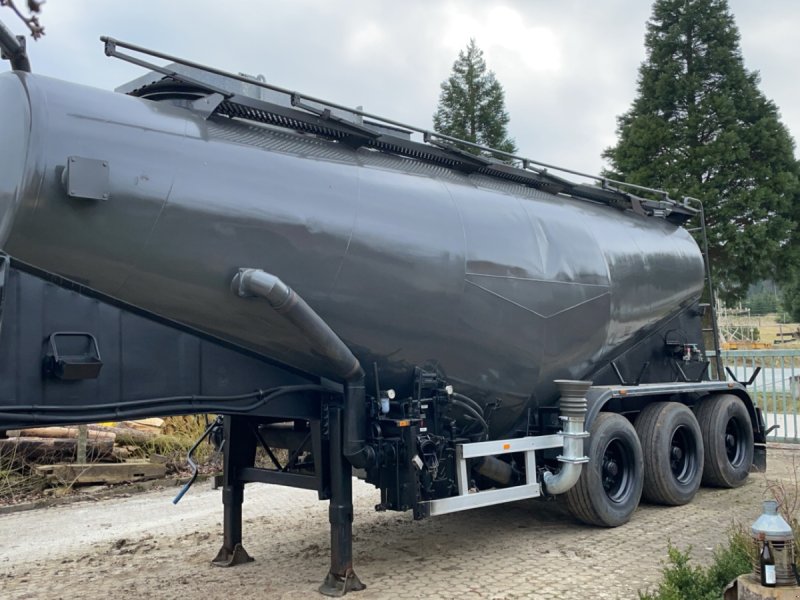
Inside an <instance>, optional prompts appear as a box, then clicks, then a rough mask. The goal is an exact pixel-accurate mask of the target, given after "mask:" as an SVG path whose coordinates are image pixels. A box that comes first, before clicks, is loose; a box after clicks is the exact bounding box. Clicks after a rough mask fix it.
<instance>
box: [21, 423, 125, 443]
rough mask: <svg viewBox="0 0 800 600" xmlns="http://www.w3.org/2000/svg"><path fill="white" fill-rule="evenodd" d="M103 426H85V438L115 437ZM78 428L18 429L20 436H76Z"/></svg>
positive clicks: (114, 434) (107, 438) (104, 438)
mask: <svg viewBox="0 0 800 600" xmlns="http://www.w3.org/2000/svg"><path fill="white" fill-rule="evenodd" d="M104 429H106V428H104V427H101V426H99V425H98V426H97V428H87V432H86V434H87V439H89V440H111V441H114V438H116V437H117V434H116V433H114V432H113V431H104ZM78 434H79V429H78V427H77V426H75V427H32V428H30V429H23V430H22V431H20V437H36V438H77V437H78Z"/></svg>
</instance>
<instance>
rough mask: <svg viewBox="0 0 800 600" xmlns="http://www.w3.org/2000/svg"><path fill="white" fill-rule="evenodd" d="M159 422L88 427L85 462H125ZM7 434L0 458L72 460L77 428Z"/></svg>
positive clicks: (155, 432)
mask: <svg viewBox="0 0 800 600" xmlns="http://www.w3.org/2000/svg"><path fill="white" fill-rule="evenodd" d="M162 423H163V421H162V420H161V419H147V420H146V422H144V423H143V422H139V421H123V422H121V423H117V424H114V425H88V426H87V439H86V454H87V459H88V460H91V461H104V462H121V461H124V460H126V459H128V458H129V457H130V456H131V454H132V453H133V452H135V450H136V449H137V448H139V447H141V445H142V444H143V443H144V442H146V441H148V440H150V439H152V438H154V437H156V436H157V435H158V432H159V430H160V425H161V424H162ZM6 433H7V435H6V437H4V438H2V439H0V456H4V457H7V458H12V459H24V460H27V461H30V462H37V463H42V462H43V461H49V462H56V461H72V460H75V457H76V452H77V448H78V436H79V429H78V427H77V426H65V427H35V428H30V429H22V430H17V431H8V432H6Z"/></svg>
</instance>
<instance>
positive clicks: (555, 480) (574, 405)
mask: <svg viewBox="0 0 800 600" xmlns="http://www.w3.org/2000/svg"><path fill="white" fill-rule="evenodd" d="M555 384H556V385H557V386H558V391H559V393H560V394H561V399H560V400H559V407H560V409H561V417H560V418H561V421H562V423H563V431H562V432H561V435H563V436H564V449H563V453H562V454H561V455H560V456H559V457H558V462H560V463H561V469H560V470H559V471H558V473H551V472H549V471H548V472H546V473H545V474H544V478H543V480H544V488H545V491H546V492H547V493H548V494H551V495H553V496H555V495H557V494H563V493H564V492H566V491H567V490H568V489H570V488H571V487H572V486H574V485H575V484H576V483H578V478H579V477H580V476H581V469H582V468H583V463H586V462H589V457H587V456H584V454H583V440H584V438H587V437H589V434H588V433H587V432H586V431H584V424H585V422H586V392H587V390H588V389H589V388H590V387H592V382H591V381H576V380H570V379H557V380H555Z"/></svg>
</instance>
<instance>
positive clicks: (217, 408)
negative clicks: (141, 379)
mask: <svg viewBox="0 0 800 600" xmlns="http://www.w3.org/2000/svg"><path fill="white" fill-rule="evenodd" d="M326 390H327V388H325V387H323V386H321V385H291V386H284V387H278V388H272V389H270V390H258V391H256V392H251V393H249V394H239V395H236V396H172V397H167V398H151V399H148V400H136V401H133V402H126V403H123V404H115V405H111V406H114V407H116V410H114V411H110V412H93V413H86V414H74V415H64V416H54V415H48V414H44V415H29V418H26V419H24V420H23V419H22V418H21V415H18V414H15V413H8V412H0V419H3V420H7V421H10V422H11V423H12V424H13V422H18V423H30V422H33V423H65V422H68V421H65V419H68V420H76V421H77V420H80V421H81V422H92V421H102V420H107V419H109V418H116V419H119V418H120V417H142V416H153V415H154V414H161V415H169V414H174V413H173V412H172V410H171V408H172V409H174V410H177V411H184V410H185V409H186V404H185V403H186V402H192V405H191V408H192V409H193V412H221V413H225V414H239V413H247V412H250V411H253V410H256V409H258V408H261V407H262V406H263V405H264V404H266V403H267V402H271V401H272V400H274V399H276V398H279V397H280V396H285V395H286V394H291V393H295V392H310V391H318V392H321V391H326ZM248 398H259V399H258V400H257V401H256V402H252V403H250V404H247V405H245V406H231V405H230V404H227V403H226V404H214V403H213V402H219V401H220V400H242V399H248ZM206 399H211V403H205V404H194V402H196V401H197V400H206ZM176 402H182V404H178V405H177V406H172V405H174V404H175V403H176ZM154 403H155V404H158V408H159V410H158V412H157V413H154V412H153V408H138V409H131V410H124V408H125V407H126V406H129V405H133V406H138V405H141V404H146V405H147V406H150V405H151V404H154ZM102 406H106V405H102ZM0 408H2V409H6V407H0ZM12 408H16V407H12ZM21 408H23V409H26V410H39V411H43V412H50V411H53V410H54V409H58V410H56V411H55V412H68V411H71V410H76V409H77V410H91V409H92V408H96V407H93V406H85V407H75V406H71V407H65V406H30V407H21ZM22 416H23V417H24V416H27V415H22ZM12 428H13V427H12Z"/></svg>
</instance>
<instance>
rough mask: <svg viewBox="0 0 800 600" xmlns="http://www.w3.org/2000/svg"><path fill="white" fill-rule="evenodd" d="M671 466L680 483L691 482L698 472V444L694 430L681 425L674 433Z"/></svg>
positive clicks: (673, 474) (670, 456)
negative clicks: (693, 433)
mask: <svg viewBox="0 0 800 600" xmlns="http://www.w3.org/2000/svg"><path fill="white" fill-rule="evenodd" d="M669 466H670V470H671V471H672V476H673V477H674V478H675V480H676V481H677V482H678V483H681V484H687V483H690V482H691V481H692V480H693V479H694V477H695V475H696V474H697V444H696V442H695V439H694V436H693V435H692V432H691V431H690V430H689V429H688V428H687V427H685V426H683V425H681V426H679V427H678V428H677V429H676V430H675V431H674V432H673V433H672V439H671V440H670V446H669Z"/></svg>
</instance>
